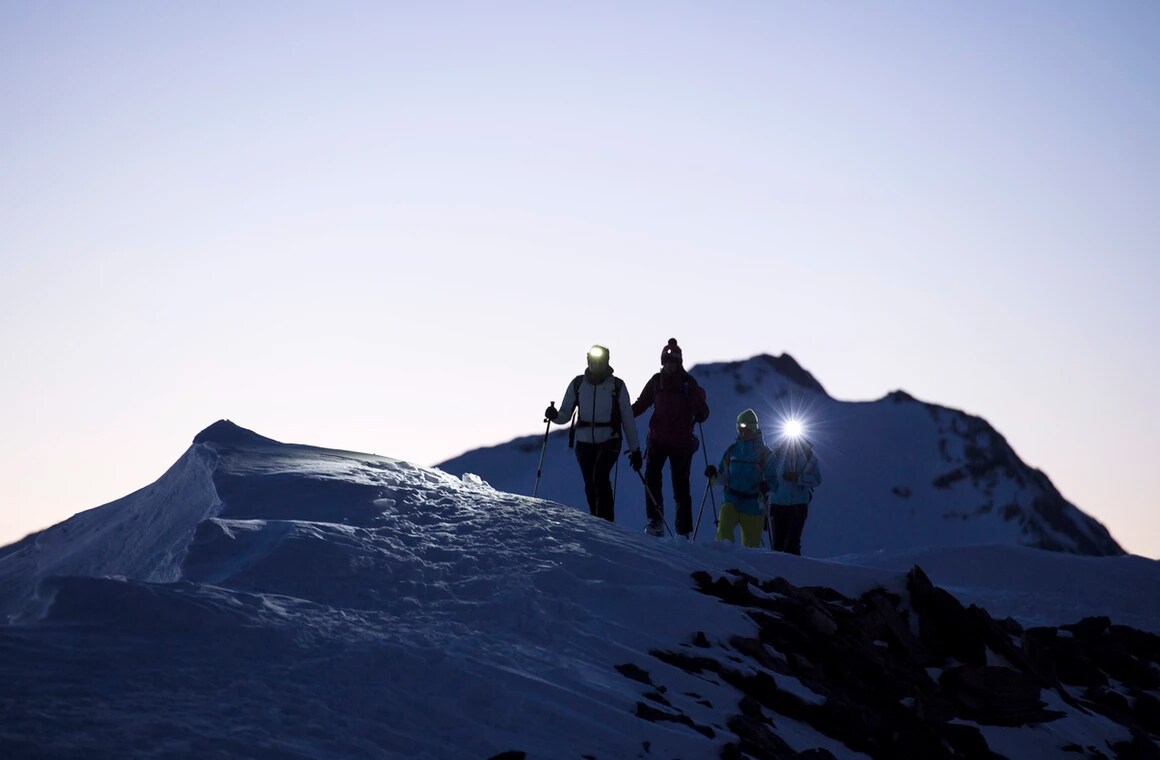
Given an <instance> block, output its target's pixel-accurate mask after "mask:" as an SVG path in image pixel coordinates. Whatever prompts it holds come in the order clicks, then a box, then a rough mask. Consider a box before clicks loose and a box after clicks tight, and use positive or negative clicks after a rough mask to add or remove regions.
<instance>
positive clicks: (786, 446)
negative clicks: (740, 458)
mask: <svg viewBox="0 0 1160 760" xmlns="http://www.w3.org/2000/svg"><path fill="white" fill-rule="evenodd" d="M773 454H774V458H775V460H776V462H775V466H774V469H775V470H776V477H775V480H773V481H772V482H771V488H770V491H769V516H770V519H771V520H772V521H773V550H774V551H777V552H787V553H789V554H798V555H800V554H801V553H802V529H803V528H805V525H806V517H807V516H808V514H809V509H810V500H812V499H813V498H814V489H815V488H817V487H818V486H820V485H821V484H822V468H821V467H820V466H819V465H818V458H817V456H815V455H814V447H813V446H811V445H810V442H809V441H807V440H806V439H805V438H803V437H801V436H800V435H790V434H786V435H785V437H784V438H782V440H781V441H779V442H778V444H777V446H775V447H774V449H773Z"/></svg>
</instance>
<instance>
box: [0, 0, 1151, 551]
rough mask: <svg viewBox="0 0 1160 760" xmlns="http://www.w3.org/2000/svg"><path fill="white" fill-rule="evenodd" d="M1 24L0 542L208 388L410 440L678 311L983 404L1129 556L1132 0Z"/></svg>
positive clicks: (849, 383) (1143, 238)
mask: <svg viewBox="0 0 1160 760" xmlns="http://www.w3.org/2000/svg"><path fill="white" fill-rule="evenodd" d="M0 51H3V53H2V55H3V59H2V60H3V65H2V66H0V102H3V103H4V104H5V107H4V118H2V119H0V209H2V211H0V304H3V306H2V311H0V314H2V315H3V316H2V318H0V355H2V356H3V357H4V367H5V371H4V372H3V373H0V419H2V420H3V423H4V435H3V436H0V482H2V483H3V486H2V487H0V505H2V506H3V509H0V543H7V542H9V541H12V540H16V539H18V538H20V537H21V536H22V535H24V534H25V533H27V532H29V531H31V530H34V529H37V528H40V527H44V526H46V525H49V524H52V523H55V522H58V521H60V520H62V519H64V518H66V517H68V516H69V515H71V514H73V513H75V512H77V511H79V510H82V509H86V508H89V507H92V506H96V505H97V504H100V503H103V502H105V501H109V500H112V499H114V498H117V497H119V496H122V495H124V494H126V493H128V492H129V491H132V490H134V489H136V488H138V487H140V486H143V485H145V484H146V483H148V482H150V481H151V480H153V479H154V478H156V477H157V476H158V475H159V474H160V473H161V471H162V470H163V469H164V468H165V467H167V466H168V465H169V464H170V463H171V462H172V461H173V460H174V459H175V458H176V457H177V456H178V455H179V454H180V452H181V451H183V450H184V448H185V447H186V446H187V445H188V443H189V440H190V439H191V438H192V436H193V434H194V433H196V432H197V431H198V430H200V429H201V428H203V427H205V426H206V425H208V424H209V423H210V422H212V421H214V420H216V419H218V418H221V417H230V418H232V419H234V420H235V421H237V422H239V423H240V424H242V425H245V426H246V427H249V428H252V429H255V430H258V431H259V432H261V433H263V434H266V435H270V436H273V437H276V438H280V439H282V440H291V441H293V440H298V441H306V442H309V443H314V444H319V445H330V446H335V447H343V448H351V449H359V450H365V451H374V452H378V453H381V454H387V455H390V456H394V457H398V458H402V459H407V460H411V461H414V462H417V463H420V464H433V463H435V462H438V461H441V460H443V459H446V458H449V457H451V456H454V455H456V454H458V453H461V452H462V451H465V450H467V449H470V448H474V447H476V446H480V445H484V444H491V443H496V442H500V441H504V440H507V439H509V438H511V437H513V436H515V435H519V434H525V433H532V432H535V431H536V430H537V429H538V428H539V423H540V416H539V415H540V412H541V410H542V409H543V407H544V405H545V404H546V402H547V401H548V400H551V399H554V398H558V396H559V394H560V392H561V389H562V387H563V385H564V384H565V383H566V382H567V379H568V378H569V377H571V376H572V375H574V374H575V373H576V372H577V371H578V369H579V368H580V367H581V366H582V362H583V356H584V352H585V351H586V350H587V348H588V346H589V345H591V344H592V343H602V344H604V345H607V346H609V347H610V348H611V349H612V359H613V366H615V367H616V368H617V370H618V373H619V374H620V375H621V376H623V377H624V378H625V379H626V380H627V381H628V384H629V386H630V387H636V386H639V385H640V384H641V383H643V382H644V380H645V379H646V378H647V377H648V375H649V374H650V373H651V372H652V371H653V370H654V369H655V365H656V362H657V357H658V355H659V352H660V348H661V347H662V346H663V345H664V343H665V341H666V340H667V339H668V338H669V337H674V336H675V337H677V338H678V339H679V340H680V341H681V343H682V345H683V346H684V348H685V357H686V363H687V364H695V363H699V362H709V361H722V360H730V359H740V358H746V357H748V356H752V355H754V354H757V353H763V352H766V353H774V354H779V353H782V352H788V353H790V354H792V355H793V356H795V357H796V358H797V359H798V360H799V361H800V362H801V363H802V365H803V366H805V367H806V368H807V369H809V370H810V371H812V372H813V373H814V374H815V376H816V377H817V378H818V379H819V380H820V381H821V382H822V384H823V385H825V386H826V388H827V390H829V392H830V393H831V394H832V395H834V396H836V397H838V398H842V399H846V400H860V399H872V398H877V397H879V396H881V395H883V394H884V393H886V392H888V391H890V390H893V389H895V388H903V389H905V390H906V391H908V392H910V393H911V394H913V395H915V396H916V397H918V398H921V399H923V400H927V401H934V402H938V403H941V404H945V405H948V406H952V407H956V408H962V409H966V410H967V411H969V412H972V413H974V414H978V415H981V416H983V417H985V418H986V419H988V420H989V421H990V422H991V423H992V424H994V425H995V426H996V427H997V428H998V429H999V430H1000V432H1002V433H1003V434H1004V435H1005V436H1006V437H1007V439H1008V440H1009V441H1010V443H1011V444H1012V445H1013V446H1014V447H1015V449H1016V451H1017V452H1018V453H1019V454H1020V456H1021V457H1023V458H1024V459H1025V460H1026V461H1028V462H1029V463H1030V464H1032V465H1034V466H1037V467H1039V468H1041V469H1043V470H1044V471H1045V472H1046V473H1047V474H1048V475H1049V477H1051V479H1052V480H1053V481H1054V482H1055V483H1056V485H1057V486H1059V488H1060V489H1061V491H1062V492H1063V493H1064V495H1065V496H1066V497H1068V498H1069V499H1071V500H1072V501H1074V502H1075V503H1076V504H1077V505H1078V506H1080V507H1081V508H1082V509H1084V510H1086V511H1088V512H1089V513H1091V514H1092V515H1094V516H1095V517H1096V518H1098V519H1099V520H1101V521H1102V522H1104V523H1105V524H1106V525H1107V526H1108V527H1109V529H1110V530H1111V531H1112V533H1113V535H1114V536H1115V537H1116V539H1117V540H1119V541H1120V542H1121V543H1122V544H1123V545H1124V546H1125V547H1127V548H1128V549H1129V550H1131V551H1134V552H1137V553H1140V554H1144V555H1147V556H1151V557H1160V518H1158V517H1157V506H1158V505H1157V500H1156V497H1155V495H1154V493H1155V489H1154V488H1153V484H1152V483H1151V479H1152V475H1153V473H1154V472H1155V469H1156V467H1155V458H1156V456H1157V454H1158V453H1160V410H1158V409H1157V401H1156V391H1155V386H1156V383H1155V378H1156V377H1157V376H1158V374H1160V350H1158V349H1157V348H1156V344H1157V341H1156V339H1155V337H1154V336H1155V335H1156V334H1158V333H1160V329H1158V328H1160V319H1158V316H1160V309H1158V307H1157V305H1156V304H1157V301H1158V299H1157V297H1156V295H1155V293H1156V291H1157V286H1158V285H1160V271H1158V270H1160V256H1158V255H1157V254H1158V253H1160V252H1158V251H1157V246H1158V245H1160V221H1158V220H1160V214H1157V213H1156V209H1157V208H1160V142H1158V139H1157V137H1156V136H1157V135H1160V83H1158V77H1160V53H1158V52H1157V51H1160V6H1158V5H1156V4H1155V3H1153V2H1118V3H1114V4H1095V3H1090V2H1070V1H1068V0H1064V1H1062V2H1055V1H1053V2H1046V1H1045V2H1025V3H1019V4H1011V3H1006V2H976V3H969V4H968V3H954V4H951V3H945V4H937V5H933V4H932V5H928V6H916V5H915V4H913V3H892V2H882V3H873V4H856V5H851V6H846V7H843V6H838V5H833V4H821V3H767V2H753V3H732V4H729V5H728V6H727V7H726V8H719V7H714V6H713V5H710V4H704V3H671V2H665V3H660V2H657V3H633V4H631V5H630V6H628V7H626V6H625V4H622V3H587V4H583V6H580V5H570V6H566V7H564V6H552V7H549V6H545V4H541V3H531V2H527V3H505V2H499V3H478V4H472V3H421V4H420V3H415V4H388V3H377V2H375V3H370V2H368V3H326V4H323V3H309V4H308V3H286V2H277V3H274V2H249V3H244V4H237V3H226V2H209V3H197V4H193V5H186V6H183V7H177V6H174V5H172V4H157V3H144V2H116V3H82V2H59V3H33V2H4V3H0ZM733 413H735V412H733Z"/></svg>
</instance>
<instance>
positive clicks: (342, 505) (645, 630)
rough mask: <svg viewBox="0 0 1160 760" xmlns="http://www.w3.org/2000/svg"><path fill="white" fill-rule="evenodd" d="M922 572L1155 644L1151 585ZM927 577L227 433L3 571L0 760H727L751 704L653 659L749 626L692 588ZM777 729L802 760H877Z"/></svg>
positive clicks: (1023, 574)
mask: <svg viewBox="0 0 1160 760" xmlns="http://www.w3.org/2000/svg"><path fill="white" fill-rule="evenodd" d="M914 558H915V559H917V560H918V561H920V562H921V563H922V564H923V565H924V567H929V572H930V576H931V578H932V579H933V580H934V582H935V583H946V584H949V585H953V587H954V588H955V590H956V592H959V591H961V592H962V593H964V594H965V595H969V596H971V597H972V600H973V601H980V602H982V603H986V604H996V605H1004V612H1003V613H1001V614H1010V615H1012V616H1013V617H1015V618H1016V619H1020V620H1025V621H1027V622H1029V623H1035V624H1042V623H1049V622H1050V623H1065V622H1073V621H1075V620H1076V619H1078V618H1079V617H1081V616H1085V615H1092V614H1104V615H1109V616H1110V617H1112V619H1113V620H1116V621H1120V620H1125V621H1130V622H1131V623H1132V624H1133V625H1137V626H1139V627H1143V628H1147V629H1149V630H1153V631H1160V598H1158V597H1157V595H1156V594H1155V592H1154V589H1155V588H1157V587H1158V586H1157V581H1158V580H1160V568H1158V563H1156V562H1154V561H1148V560H1140V558H1134V557H1079V556H1073V555H1065V554H1050V555H1048V554H1047V553H1045V552H1041V551H1036V550H1032V549H1019V548H1012V547H1010V546H1002V547H975V548H971V547H966V548H963V547H960V548H956V549H955V550H953V551H945V550H938V549H930V550H929V551H927V552H925V553H920V554H918V555H915V556H914ZM910 562H911V557H908V556H906V555H902V554H894V555H890V556H887V555H885V554H879V555H875V556H872V557H861V558H858V559H857V560H854V559H849V558H848V559H846V560H844V561H825V560H817V559H808V558H797V557H790V556H785V555H774V554H772V553H769V552H767V551H764V550H749V549H744V548H741V547H736V546H733V545H731V544H727V543H699V542H698V543H693V544H690V543H685V542H679V541H669V540H661V541H658V540H654V539H650V538H648V537H646V536H644V535H642V534H640V533H639V532H637V531H635V530H626V529H625V528H624V527H622V526H620V525H614V524H609V523H606V522H603V521H599V520H595V519H593V518H591V517H589V516H588V515H587V514H586V513H585V512H582V511H580V510H577V509H575V508H573V507H568V506H564V505H561V504H557V503H553V502H550V501H545V500H537V499H531V498H528V497H526V496H521V495H517V494H511V493H504V492H501V491H497V490H495V489H493V488H492V487H491V486H489V485H488V484H486V483H484V482H482V481H481V480H480V479H479V478H478V477H476V476H473V475H470V474H468V475H464V476H462V477H455V476H452V475H450V474H448V473H446V472H443V471H440V470H437V469H428V468H423V467H418V466H415V465H412V464H408V463H406V462H404V461H400V460H396V459H390V458H387V457H380V456H373V455H368V454H359V453H355V452H346V451H336V450H328V449H320V448H316V447H310V446H302V445H292V444H281V443H278V442H275V441H271V440H269V439H265V438H262V437H261V436H258V435H256V434H253V433H251V432H249V431H246V430H243V429H241V428H238V427H237V426H235V425H233V424H231V423H228V422H224V421H223V422H220V423H216V424H215V425H213V426H211V427H210V428H208V429H207V430H206V431H203V433H201V434H199V435H198V436H197V438H195V442H194V444H193V446H192V447H191V448H190V450H189V451H188V452H186V453H185V454H184V455H183V456H182V457H181V458H180V459H179V460H178V462H177V463H176V464H175V465H174V467H173V468H172V469H170V470H169V471H168V472H167V473H166V474H165V475H164V476H162V478H161V479H160V480H158V481H157V482H156V483H154V484H153V485H152V486H149V487H147V488H145V489H142V490H141V491H138V492H136V493H134V494H132V495H130V496H127V497H125V498H124V499H121V500H119V501H116V502H113V503H110V504H107V505H104V506H102V507H99V508H97V509H93V510H90V511H88V512H84V513H81V514H79V515H77V516H75V517H73V518H72V519H70V520H68V521H66V522H64V523H61V524H59V525H57V526H54V527H52V528H49V529H47V530H45V531H43V532H41V533H38V534H35V535H33V536H30V537H29V538H28V539H26V540H25V541H22V542H20V543H18V544H14V545H12V546H9V547H7V548H5V549H3V550H0V611H3V613H4V615H5V616H6V617H7V619H8V620H9V624H8V625H4V626H0V705H3V706H4V711H5V718H4V720H3V721H2V722H0V755H2V756H4V757H66V756H75V757H81V756H83V757H125V756H129V755H132V756H134V757H171V756H224V757H286V758H290V757H302V758H305V757H351V758H355V757H359V758H361V757H368V758H369V757H378V758H381V757H392V758H393V757H399V758H404V757H405V758H462V757H477V758H485V757H491V756H494V755H496V754H499V753H501V752H505V751H519V752H524V753H526V754H527V756H528V757H532V758H561V757H596V758H631V757H650V758H651V757H665V758H669V757H683V758H700V757H717V756H719V754H720V752H721V750H722V747H723V746H724V744H725V743H726V742H727V741H728V740H729V738H730V736H731V734H730V732H729V730H728V728H727V727H726V725H725V723H726V720H725V716H726V715H728V714H731V713H734V712H736V704H737V695H736V693H735V692H734V691H732V690H731V688H730V687H728V686H727V685H726V684H724V683H721V682H719V681H714V680H713V679H708V678H705V677H697V676H694V675H690V674H689V673H687V672H685V671H682V670H680V669H677V668H674V667H671V666H669V665H666V664H665V663H664V662H663V661H661V660H658V659H657V657H656V656H655V653H656V652H657V651H660V650H674V649H680V648H682V647H687V646H688V643H687V642H688V641H689V640H690V638H691V637H692V636H693V635H694V634H695V633H697V632H700V633H702V634H703V635H704V636H705V637H706V638H707V640H708V641H710V642H714V643H718V642H725V641H728V640H729V639H730V637H732V636H734V635H736V634H738V633H743V634H746V635H752V634H753V631H754V622H753V620H752V619H751V618H750V617H749V615H747V614H746V612H745V611H744V610H742V609H741V608H738V607H734V606H730V605H723V604H721V603H720V602H719V601H718V600H717V599H715V598H713V597H711V596H708V595H706V594H703V593H700V592H699V591H697V590H695V588H694V586H695V584H694V582H693V580H692V575H693V573H695V572H697V571H702V570H707V571H709V572H710V573H711V574H713V575H722V574H725V573H726V572H727V571H729V570H732V569H737V570H741V571H743V572H745V573H748V574H751V575H753V576H755V577H760V578H773V577H784V578H786V579H788V580H789V581H790V582H791V583H794V584H797V585H818V586H828V587H831V588H834V589H836V590H837V591H839V592H841V593H843V594H846V595H856V594H858V593H860V592H863V591H866V590H868V589H871V588H875V587H881V588H885V589H887V590H893V591H895V592H901V590H902V588H903V586H904V575H903V571H904V570H905V569H907V568H908V567H909V563H910ZM1077 578H1085V579H1087V581H1088V582H1086V583H1080V584H1077V583H1075V580H1076V579H1077ZM1004 579H1007V580H1008V581H1011V583H1008V584H1005V583H1004ZM1132 588H1134V589H1136V590H1138V591H1139V590H1145V589H1146V590H1152V591H1150V592H1141V593H1137V594H1135V595H1132V594H1129V593H1123V592H1124V591H1125V590H1126V589H1132ZM626 665H634V666H636V667H639V668H641V669H643V670H645V671H648V672H650V673H653V674H655V675H656V677H658V678H660V677H663V678H665V680H666V682H668V683H671V684H674V685H675V686H674V691H673V692H672V693H674V694H675V693H676V692H677V690H678V689H680V690H682V691H683V692H688V693H693V692H694V691H695V692H696V693H697V694H698V695H699V701H697V703H696V705H695V706H694V709H696V710H699V713H698V715H697V721H698V722H699V723H701V724H704V725H706V726H712V727H713V728H714V736H712V737H709V736H706V735H705V734H704V733H701V732H698V731H696V730H693V729H691V728H690V727H688V726H685V725H681V724H675V723H664V722H659V723H658V722H651V721H649V720H645V719H642V718H641V717H638V715H637V712H636V711H637V709H638V708H637V705H638V704H639V702H640V701H641V688H640V686H641V685H640V684H639V683H637V682H636V681H634V680H632V679H631V678H627V677H625V675H624V673H623V668H624V666H626ZM618 668H619V669H618ZM779 678H780V676H779ZM783 683H786V684H787V688H796V689H798V690H799V691H802V693H803V694H804V695H805V696H807V697H809V694H808V689H805V687H803V686H800V685H798V686H794V685H793V681H792V679H784V680H783ZM811 698H812V699H815V700H816V699H818V697H817V695H813V697H811ZM778 725H779V726H780V727H781V728H780V732H781V735H782V738H783V739H784V740H785V741H787V742H789V743H790V745H791V746H793V747H794V748H795V749H797V750H799V751H801V750H806V749H813V748H822V749H826V750H828V751H830V752H832V753H834V754H835V755H836V756H838V757H854V756H859V755H858V754H857V753H855V752H852V751H850V750H848V749H847V748H846V747H844V746H843V745H842V744H841V743H839V742H837V741H835V740H834V739H832V738H831V737H829V736H826V735H824V734H822V733H819V732H818V731H816V730H813V729H812V728H811V727H810V726H809V725H806V724H804V723H797V722H795V721H793V720H789V719H785V720H780V719H779V724H778ZM990 730H991V729H988V731H990ZM1012 730H1014V729H1012ZM991 735H992V734H988V736H991ZM994 735H995V737H996V741H1003V742H1006V743H1007V744H1008V745H1010V746H1014V747H1019V748H1030V749H1033V750H1034V751H1035V753H1036V754H1037V756H1052V755H1053V754H1055V755H1058V756H1061V757H1062V756H1068V755H1066V754H1062V753H1061V750H1059V747H1060V746H1062V745H1063V744H1065V743H1067V742H1068V741H1074V740H1079V741H1082V742H1085V743H1087V744H1091V745H1094V746H1106V743H1107V742H1109V741H1112V740H1122V739H1123V738H1124V731H1123V730H1122V729H1120V728H1119V727H1118V726H1115V725H1114V724H1111V725H1109V724H1107V722H1106V721H1103V720H1102V719H1100V718H1099V716H1091V715H1084V714H1082V713H1081V712H1079V711H1072V712H1070V713H1068V717H1067V718H1066V720H1063V721H1056V722H1055V723H1051V724H1047V727H1046V728H1041V729H1037V730H1036V731H1025V732H1020V733H1017V734H1010V735H1007V734H1004V735H1003V736H1005V737H1006V738H1002V737H1000V735H999V734H998V733H996V734H994ZM1085 746H1086V745H1085Z"/></svg>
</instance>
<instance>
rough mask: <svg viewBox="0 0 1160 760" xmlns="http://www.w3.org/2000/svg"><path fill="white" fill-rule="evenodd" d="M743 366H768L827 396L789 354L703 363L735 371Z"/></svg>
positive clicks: (710, 366) (713, 367)
mask: <svg viewBox="0 0 1160 760" xmlns="http://www.w3.org/2000/svg"><path fill="white" fill-rule="evenodd" d="M744 366H751V367H752V366H756V367H758V368H766V367H768V368H770V369H772V370H773V371H774V372H776V373H777V374H779V375H781V376H782V377H784V378H785V379H787V380H789V381H791V382H793V383H796V384H798V385H800V386H801V387H803V388H807V389H809V390H811V391H816V392H818V393H820V394H822V395H823V396H828V395H829V394H828V393H826V389H825V388H823V387H822V384H821V383H819V382H818V381H817V379H816V378H815V377H814V376H813V375H812V374H810V372H809V370H806V369H805V368H803V367H802V365H800V364H798V363H797V360H796V359H794V358H793V357H792V356H790V355H789V354H782V355H781V356H771V355H770V354H758V355H757V356H754V357H752V358H749V359H743V360H741V361H736V362H721V363H717V364H709V365H704V367H703V368H704V369H705V370H712V371H724V372H736V371H737V370H738V369H740V368H741V367H744Z"/></svg>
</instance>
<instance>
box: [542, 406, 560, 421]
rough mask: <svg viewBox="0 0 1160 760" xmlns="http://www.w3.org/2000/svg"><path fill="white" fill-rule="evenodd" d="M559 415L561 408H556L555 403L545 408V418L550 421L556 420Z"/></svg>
mask: <svg viewBox="0 0 1160 760" xmlns="http://www.w3.org/2000/svg"><path fill="white" fill-rule="evenodd" d="M559 416H560V410H559V409H557V408H556V405H555V404H553V405H552V406H549V407H548V408H547V409H545V410H544V419H546V420H548V421H554V420H555V419H556V418H557V417H559Z"/></svg>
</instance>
